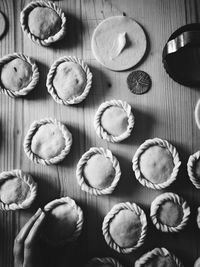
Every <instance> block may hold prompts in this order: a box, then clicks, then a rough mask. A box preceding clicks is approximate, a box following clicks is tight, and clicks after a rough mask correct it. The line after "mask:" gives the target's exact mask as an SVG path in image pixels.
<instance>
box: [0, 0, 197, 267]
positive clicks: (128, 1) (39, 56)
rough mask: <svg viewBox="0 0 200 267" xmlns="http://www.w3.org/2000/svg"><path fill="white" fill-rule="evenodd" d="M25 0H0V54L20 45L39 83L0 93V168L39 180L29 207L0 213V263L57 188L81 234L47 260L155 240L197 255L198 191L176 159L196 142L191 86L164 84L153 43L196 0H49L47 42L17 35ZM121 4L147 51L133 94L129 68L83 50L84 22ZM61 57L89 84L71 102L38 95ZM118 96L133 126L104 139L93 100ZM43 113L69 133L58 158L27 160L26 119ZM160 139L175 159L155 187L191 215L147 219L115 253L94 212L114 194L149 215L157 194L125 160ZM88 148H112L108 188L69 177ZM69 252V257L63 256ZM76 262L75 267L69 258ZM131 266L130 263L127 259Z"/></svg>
mask: <svg viewBox="0 0 200 267" xmlns="http://www.w3.org/2000/svg"><path fill="white" fill-rule="evenodd" d="M28 2H29V1H27V0H26V1H25V0H1V1H0V10H1V11H2V12H3V13H4V14H5V15H6V17H7V20H8V30H7V32H6V35H5V36H4V38H3V39H2V40H1V41H0V55H1V56H4V55H6V54H8V53H12V52H15V51H16V52H22V53H24V54H26V55H28V56H31V57H33V58H34V59H35V60H36V61H37V63H38V66H39V71H40V82H39V85H38V86H37V88H36V89H35V90H34V91H33V92H32V93H30V94H29V95H28V96H27V97H26V98H19V99H12V98H9V97H7V96H5V95H1V96H0V125H1V127H0V129H1V130H0V131H1V139H0V170H1V171H3V170H10V169H14V168H21V169H23V170H24V171H27V172H30V173H31V174H32V175H33V176H34V178H35V180H36V181H37V182H38V185H39V195H38V198H37V201H36V202H35V204H34V205H33V207H32V208H31V209H29V210H25V211H16V212H3V211H2V212H0V266H1V267H11V266H13V258H12V248H13V241H14V238H15V236H16V234H17V233H18V231H19V230H20V228H21V227H22V226H23V225H24V223H25V222H26V221H27V220H28V219H29V218H30V216H31V215H32V214H33V212H34V211H35V210H36V209H37V208H38V206H43V205H44V204H45V203H47V202H49V201H50V200H52V199H55V198H59V197H61V196H66V195H68V196H70V197H72V198H74V199H75V200H76V201H77V202H78V203H79V204H80V206H81V207H82V208H83V211H84V216H85V225H84V231H83V234H82V237H81V238H80V240H79V243H78V244H77V246H76V248H75V252H74V254H73V255H75V256H73V255H72V256H69V255H68V253H67V252H69V250H68V248H66V247H65V248H63V249H61V250H60V251H59V252H58V251H57V250H54V252H55V254H56V255H57V256H58V257H59V260H60V263H59V261H58V260H56V261H55V262H56V263H55V262H54V263H53V262H52V264H49V265H48V266H69V263H70V266H76V265H77V266H83V265H84V263H85V262H86V261H87V260H88V259H90V258H91V257H93V256H114V257H116V258H117V259H119V260H121V262H122V263H123V264H124V266H127V267H128V266H131V264H133V262H134V260H135V259H136V258H138V257H139V256H140V255H142V254H143V253H144V252H146V251H148V250H150V249H153V248H154V247H159V246H164V247H166V248H168V249H169V250H170V251H172V252H174V253H175V254H176V255H177V256H178V257H179V258H180V259H181V260H182V262H183V263H184V264H185V266H189V267H191V266H192V265H193V262H194V260H195V259H196V258H197V257H198V256H200V238H199V237H200V231H199V230H198V229H197V226H196V221H195V220H196V208H197V206H198V205H199V204H200V203H199V202H200V197H199V192H198V190H196V189H194V187H193V186H192V184H191V183H190V182H189V179H188V176H187V172H186V163H187V159H188V157H189V155H190V154H192V153H194V152H195V151H197V150H198V149H199V144H200V142H199V130H198V129H197V126H196V124H195V121H194V114H193V113H194V107H195V104H196V102H197V100H198V98H199V97H200V92H199V91H198V90H197V89H190V88H187V87H184V86H181V85H179V84H177V83H176V82H174V81H173V80H172V79H170V78H169V76H168V75H167V74H166V72H165V70H164V68H163V66H162V58H161V54H162V49H163V46H164V44H165V42H166V41H167V39H168V37H169V36H170V34H171V33H172V32H173V31H174V30H175V29H177V28H178V27H180V26H182V25H184V24H186V23H191V22H198V21H199V19H200V17H199V15H198V14H200V13H199V12H200V2H199V1H197V0H173V1H172V0H160V1H159V0H148V1H147V0H146V1H144V0H143V1H141V0H123V1H120V0H110V1H108V0H107V1H106V0H105V1H104V0H102V1H99V0H93V1H92V0H79V1H78V0H60V1H55V3H56V4H57V5H58V6H60V7H61V8H62V9H63V10H64V11H65V12H66V15H67V20H68V22H67V23H68V31H67V36H66V38H64V39H63V40H62V41H61V42H58V43H57V44H55V45H54V46H52V47H49V48H45V47H41V46H38V45H36V44H34V43H33V42H32V41H31V40H30V39H28V37H27V36H25V35H24V34H23V32H22V31H21V28H20V22H19V16H20V11H21V10H22V8H23V7H24V6H25V5H26V4H28ZM123 12H125V13H126V14H127V15H129V16H131V17H133V18H134V19H136V20H137V21H138V22H139V23H140V24H141V25H142V26H143V27H144V29H145V30H146V33H147V35H148V37H149V52H148V55H147V57H146V58H145V60H143V62H142V63H141V64H140V65H139V66H138V69H142V70H144V71H147V72H148V73H149V74H150V76H151V78H152V88H151V90H150V91H149V92H148V93H147V94H145V95H142V96H136V95H133V94H132V93H131V92H130V91H129V90H128V88H127V85H126V78H127V75H128V73H129V72H130V71H125V72H120V73H117V72H113V71H110V70H108V69H105V68H103V67H102V66H101V65H100V64H99V63H98V62H97V61H96V60H95V58H94V56H93V54H92V52H91V46H90V40H91V36H92V33H93V30H94V28H95V27H96V26H97V25H98V23H99V22H100V21H102V20H103V19H105V18H107V17H109V16H112V15H118V14H122V13H123ZM63 55H75V56H77V57H80V58H83V59H84V60H85V61H86V62H87V63H88V64H89V66H90V68H91V71H92V73H93V76H94V79H93V86H92V90H91V92H90V94H89V96H88V97H87V99H86V100H85V101H84V102H83V103H81V104H79V105H74V106H69V107H68V106H61V105H59V104H57V103H56V102H54V101H53V99H52V97H51V96H50V95H49V94H48V92H47V89H46V86H45V81H46V75H47V72H48V70H49V67H50V66H51V64H52V63H53V62H54V60H56V59H57V58H59V57H60V56H63ZM113 98H115V99H122V100H125V101H127V102H128V103H130V104H131V105H132V108H133V112H134V114H135V117H136V125H135V128H134V131H133V133H132V136H131V137H130V138H129V139H127V141H124V142H122V143H120V144H110V143H107V142H105V141H103V140H101V139H99V138H98V137H97V135H96V134H95V131H94V128H93V117H94V113H95V111H96V109H97V108H98V106H99V105H100V104H101V103H102V102H104V101H105V100H109V99H113ZM44 117H53V118H57V119H58V120H61V121H62V122H64V123H66V124H67V126H68V127H69V129H70V131H71V132H72V134H73V140H74V143H73V146H72V150H71V152H70V154H69V156H67V158H66V159H65V160H64V161H63V162H62V163H61V164H59V165H56V166H51V167H45V166H41V165H35V164H33V163H32V162H31V161H29V159H28V158H27V157H26V155H25V153H24V151H23V139H24V135H25V134H26V132H27V130H28V128H29V125H30V124H31V122H32V121H33V120H35V119H40V118H44ZM153 137H160V138H166V139H167V140H169V141H170V142H171V143H172V144H174V145H175V146H176V147H177V149H178V151H179V153H180V157H181V160H182V167H181V171H180V173H179V176H178V181H177V182H175V183H174V185H173V186H171V187H170V188H169V189H167V190H165V191H172V192H177V193H179V194H180V195H182V196H183V197H184V198H185V199H186V200H187V201H188V202H189V204H190V206H191V208H192V212H193V216H192V219H191V221H190V223H189V225H188V227H186V229H185V231H183V232H181V233H180V234H177V235H173V234H164V233H162V232H159V231H157V230H156V229H155V227H153V225H152V224H151V222H150V220H149V232H148V237H147V240H146V242H145V244H144V246H143V247H142V248H141V249H138V250H137V251H136V252H135V253H134V254H132V255H128V256H124V255H119V254H117V253H115V252H114V251H112V250H111V249H109V247H108V246H107V245H106V243H105V241H104V239H103V236H102V232H101V225H102V220H103V218H104V216H105V215H106V213H107V212H108V211H109V210H110V209H111V207H112V206H113V205H114V204H116V203H119V202H123V201H130V202H136V203H137V204H139V205H140V206H141V207H142V208H144V210H145V212H146V214H147V216H149V207H150V203H151V201H152V200H153V199H154V198H155V196H157V195H159V194H160V193H161V192H160V191H156V190H151V189H148V188H145V187H142V186H141V185H140V184H139V183H138V182H137V180H136V179H135V177H134V174H133V171H132V167H131V159H132V157H133V155H134V152H135V150H136V149H137V147H138V146H139V145H140V144H141V143H142V142H143V141H145V140H146V139H148V138H153ZM91 146H102V147H104V148H109V149H111V150H112V152H113V153H114V154H115V155H116V156H117V158H118V159H119V161H120V164H121V169H122V177H121V181H120V183H119V185H118V187H117V188H116V190H115V191H114V193H113V194H112V195H111V196H103V197H95V196H91V195H88V194H86V193H84V192H83V191H81V190H80V188H79V186H78V184H77V182H76V177H75V169H76V164H77V162H78V160H79V158H80V157H81V155H82V154H83V153H84V152H85V151H86V150H88V149H89V148H90V147H91ZM73 257H74V262H72V259H73ZM78 262H79V265H78ZM132 266H133V265H132Z"/></svg>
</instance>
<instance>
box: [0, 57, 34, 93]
mask: <svg viewBox="0 0 200 267" xmlns="http://www.w3.org/2000/svg"><path fill="white" fill-rule="evenodd" d="M15 59H20V60H23V61H24V62H26V63H28V64H30V66H31V70H32V76H31V81H30V82H29V83H28V84H27V85H26V86H25V87H24V88H22V89H20V90H11V89H8V88H5V86H4V85H3V83H2V81H1V82H0V91H1V92H2V93H4V94H6V95H8V96H10V97H21V96H25V95H27V94H28V93H29V92H30V91H31V90H33V89H34V88H35V86H36V84H37V83H38V80H39V71H38V67H37V65H36V63H35V62H34V60H33V59H31V58H30V57H28V56H25V55H23V54H19V53H13V54H9V55H6V56H4V57H2V58H1V59H0V70H1V71H2V68H3V67H4V66H5V65H6V64H8V63H10V62H11V61H13V60H15ZM14 69H15V71H17V69H16V68H14ZM9 75H11V74H10V73H9Z"/></svg>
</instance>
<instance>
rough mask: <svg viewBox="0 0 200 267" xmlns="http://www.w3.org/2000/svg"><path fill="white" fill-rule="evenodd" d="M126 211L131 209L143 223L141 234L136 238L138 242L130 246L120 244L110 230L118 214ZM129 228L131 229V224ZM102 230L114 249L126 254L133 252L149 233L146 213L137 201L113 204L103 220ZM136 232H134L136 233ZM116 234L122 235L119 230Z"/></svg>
mask: <svg viewBox="0 0 200 267" xmlns="http://www.w3.org/2000/svg"><path fill="white" fill-rule="evenodd" d="M124 211H125V212H127V211H130V214H131V213H133V216H135V217H137V220H139V221H140V225H141V226H140V231H139V232H140V233H139V236H137V237H136V240H135V242H136V243H135V244H134V245H131V246H130V247H129V246H128V247H122V246H120V245H118V244H117V243H116V241H115V240H114V238H113V237H112V236H111V233H110V231H111V228H110V225H111V224H112V223H113V222H114V220H115V219H116V218H117V216H118V214H120V212H124ZM130 214H129V215H130ZM121 216H122V215H121ZM123 217H124V216H123ZM120 219H121V218H120ZM118 220H119V219H118ZM131 222H133V221H131ZM115 223H116V222H115ZM124 223H127V221H125V220H124ZM119 226H120V227H122V226H121V223H120V224H119ZM134 226H135V225H134ZM128 228H129V230H130V225H129V227H128ZM132 230H133V229H132ZM136 230H137V229H136ZM102 231H103V235H104V238H105V241H106V243H107V245H108V246H109V247H111V248H112V249H114V250H116V251H117V252H119V253H124V254H128V253H131V252H133V251H135V250H136V249H137V248H139V247H140V246H142V245H143V243H144V241H145V238H146V233H147V219H146V215H145V213H144V211H143V210H142V209H141V208H140V207H139V206H138V205H137V204H135V203H129V202H126V203H119V204H116V205H114V206H113V208H112V209H111V210H110V211H109V212H108V214H107V215H106V216H105V218H104V221H103V225H102ZM113 231H114V230H113ZM123 231H124V227H123ZM135 233H136V232H134V234H135ZM137 234H138V232H137ZM116 235H117V236H118V237H120V236H121V235H120V233H119V232H117V233H116ZM125 238H126V237H125ZM124 241H126V240H124Z"/></svg>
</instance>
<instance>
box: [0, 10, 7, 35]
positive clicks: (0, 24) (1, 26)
mask: <svg viewBox="0 0 200 267" xmlns="http://www.w3.org/2000/svg"><path fill="white" fill-rule="evenodd" d="M5 30H6V20H5V17H4V15H3V14H2V13H1V12H0V38H1V37H2V36H3V34H4V32H5Z"/></svg>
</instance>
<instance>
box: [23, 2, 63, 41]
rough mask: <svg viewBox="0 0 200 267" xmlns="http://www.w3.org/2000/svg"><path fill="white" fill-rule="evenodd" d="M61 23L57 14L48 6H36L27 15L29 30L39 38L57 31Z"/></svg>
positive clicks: (42, 38)
mask: <svg viewBox="0 0 200 267" xmlns="http://www.w3.org/2000/svg"><path fill="white" fill-rule="evenodd" d="M61 24H62V21H61V19H60V17H59V16H58V14H57V13H56V12H55V11H54V10H53V9H51V8H48V7H36V8H34V9H33V10H32V11H31V12H30V14H29V16H28V27H29V30H30V32H31V33H32V34H33V35H35V36H36V37H38V38H40V39H41V40H44V39H47V38H48V37H50V36H53V35H55V34H56V33H57V32H59V30H60V29H61Z"/></svg>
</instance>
